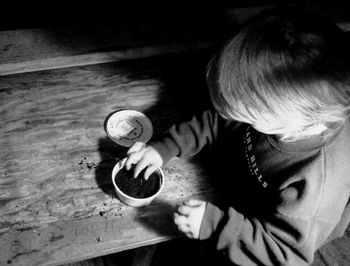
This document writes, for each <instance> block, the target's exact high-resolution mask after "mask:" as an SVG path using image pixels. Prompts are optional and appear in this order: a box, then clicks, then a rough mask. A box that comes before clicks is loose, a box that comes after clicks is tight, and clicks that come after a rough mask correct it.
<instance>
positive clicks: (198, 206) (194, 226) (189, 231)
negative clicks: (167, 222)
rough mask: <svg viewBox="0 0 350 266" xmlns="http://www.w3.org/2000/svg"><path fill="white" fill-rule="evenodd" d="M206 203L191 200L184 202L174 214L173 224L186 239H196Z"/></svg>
mask: <svg viewBox="0 0 350 266" xmlns="http://www.w3.org/2000/svg"><path fill="white" fill-rule="evenodd" d="M206 204H207V203H206V202H205V201H202V200H195V199H191V200H189V201H186V202H184V203H183V204H182V205H180V206H179V207H178V209H177V212H175V214H174V222H175V224H176V225H177V227H178V228H179V230H180V231H181V232H183V233H184V234H185V235H186V236H187V237H189V238H194V239H198V238H199V230H200V227H201V223H202V219H203V216H204V211H205V207H206Z"/></svg>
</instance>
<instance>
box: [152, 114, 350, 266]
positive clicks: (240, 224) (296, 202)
mask: <svg viewBox="0 0 350 266" xmlns="http://www.w3.org/2000/svg"><path fill="white" fill-rule="evenodd" d="M150 145H152V146H153V147H155V148H156V149H157V150H158V151H159V153H160V154H161V156H162V158H163V160H164V163H166V162H168V161H169V160H170V159H171V158H172V157H174V156H178V157H180V158H188V157H190V156H193V155H195V154H197V153H198V152H199V151H201V150H202V149H203V148H204V147H207V146H210V147H213V150H214V147H216V150H217V151H220V153H219V155H215V157H216V158H219V161H220V162H221V163H220V165H222V166H225V167H222V168H223V169H224V170H223V171H222V172H218V173H217V175H216V176H214V178H215V179H216V181H218V182H219V183H221V184H224V185H223V186H224V187H225V189H226V190H225V192H224V193H225V194H224V195H225V196H224V198H225V199H226V201H225V204H223V207H217V206H215V205H213V204H212V203H208V204H207V206H206V210H205V213H204V217H203V220H202V224H201V229H200V239H208V238H210V237H212V238H214V236H215V241H216V247H217V249H218V250H219V251H222V252H223V253H224V254H225V255H226V256H227V257H228V258H229V259H230V260H231V261H232V262H234V263H236V264H238V265H244V266H248V265H291V266H297V265H308V264H310V263H312V261H313V257H314V252H315V251H316V250H317V249H318V248H320V247H321V246H322V245H324V244H325V243H327V242H329V241H330V240H333V239H334V238H337V237H340V236H342V235H343V234H344V231H345V229H346V227H347V225H348V224H349V220H350V200H349V198H350V125H349V122H348V121H346V123H344V124H342V125H339V126H338V127H336V128H335V129H332V130H330V129H329V130H326V131H325V132H323V133H322V134H321V135H317V136H313V137H309V138H307V139H302V140H297V141H293V142H283V141H280V140H279V139H278V138H276V137H275V136H273V135H266V134H262V133H260V132H258V131H256V130H254V129H253V128H252V127H251V126H250V125H247V124H244V123H238V122H235V121H227V120H224V119H223V118H221V117H220V116H219V115H218V114H217V113H216V112H215V111H211V110H208V111H205V112H203V114H202V115H201V116H198V117H193V118H192V120H190V121H188V122H186V123H182V124H179V125H174V126H173V127H171V128H170V130H169V131H168V132H167V133H166V134H165V136H164V138H162V139H161V140H158V141H153V142H151V143H150ZM218 147H219V148H218ZM213 154H214V153H213Z"/></svg>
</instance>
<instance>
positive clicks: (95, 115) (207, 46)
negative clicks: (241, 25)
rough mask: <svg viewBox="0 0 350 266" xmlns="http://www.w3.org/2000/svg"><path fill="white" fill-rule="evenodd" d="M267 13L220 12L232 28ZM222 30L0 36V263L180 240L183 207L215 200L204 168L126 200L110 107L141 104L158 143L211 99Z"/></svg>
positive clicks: (168, 170) (177, 168)
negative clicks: (143, 202)
mask: <svg viewBox="0 0 350 266" xmlns="http://www.w3.org/2000/svg"><path fill="white" fill-rule="evenodd" d="M260 10H261V7H258V8H253V9H249V8H248V9H234V10H226V11H225V12H222V11H220V12H221V13H220V14H224V15H225V14H226V15H225V16H226V18H230V19H231V22H230V20H227V21H228V23H229V24H228V25H231V24H230V23H237V21H238V22H240V21H243V20H244V19H246V18H247V17H249V16H251V15H252V14H254V13H256V12H258V11H260ZM225 16H224V17H225ZM340 25H341V26H342V27H343V28H345V29H348V28H349V27H348V24H346V23H345V24H344V23H343V24H340ZM134 26H135V25H134ZM216 26H217V24H213V25H212V28H211V29H210V30H208V28H206V29H205V30H204V29H201V31H198V24H194V26H193V27H192V28H191V26H188V27H187V28H186V29H185V30H184V32H182V33H178V35H176V36H174V35H173V34H172V32H171V31H170V32H169V33H168V34H165V35H161V32H162V30H161V28H158V27H154V25H153V26H150V28H149V29H148V31H149V32H151V31H152V30H155V29H158V30H159V32H153V35H152V36H153V38H150V39H148V40H143V41H140V40H139V39H138V40H136V39H133V33H132V30H131V29H130V28H127V29H123V28H121V29H119V28H118V29H116V28H113V27H111V28H108V27H107V28H105V27H104V28H98V27H97V28H95V29H93V30H92V31H91V32H90V31H86V29H85V30H82V29H81V28H70V29H71V31H70V32H69V34H67V33H66V29H67V28H55V29H25V30H12V31H2V32H0V48H1V50H2V51H3V53H2V54H1V55H0V75H2V77H0V114H1V116H0V128H1V130H0V149H1V151H2V153H1V155H0V215H1V216H0V250H1V252H0V264H1V265H59V264H64V263H72V262H76V261H81V260H84V259H89V258H94V257H98V256H103V255H107V254H111V253H115V252H120V251H123V250H128V249H133V248H137V247H142V246H147V245H151V244H155V243H160V242H163V241H167V240H170V239H174V238H177V237H179V236H180V234H179V232H178V231H177V229H176V227H175V226H174V224H173V223H172V213H173V210H174V207H175V205H176V204H178V203H179V202H181V201H182V200H184V199H186V198H189V197H195V198H200V199H205V200H215V198H214V193H213V189H212V187H211V186H210V184H209V182H208V180H207V176H206V173H205V171H204V170H203V167H202V165H201V161H200V160H192V161H183V160H179V159H175V160H173V161H171V162H170V163H169V164H168V165H166V166H165V167H164V172H165V176H166V185H165V188H164V191H163V192H162V193H161V195H160V196H159V197H158V198H157V200H155V201H154V202H153V203H152V204H151V205H150V206H148V207H145V208H140V209H135V208H132V207H128V206H126V205H124V204H123V203H121V202H120V201H119V200H118V199H117V198H116V195H115V192H114V190H113V186H112V183H111V179H110V174H111V169H112V167H113V166H114V164H115V163H116V161H117V160H118V159H121V158H123V157H124V156H125V152H126V149H125V148H122V147H120V146H117V145H116V144H114V143H113V142H111V141H110V140H109V139H108V138H107V137H106V134H105V132H104V128H103V125H104V121H105V119H106V117H107V116H108V115H109V114H110V113H111V112H113V111H115V110H118V109H123V108H127V109H135V110H139V111H141V112H144V113H145V114H146V115H148V116H149V117H150V119H151V120H152V123H153V125H154V129H155V132H154V136H155V137H156V136H158V135H159V134H161V133H162V132H163V131H164V130H165V129H167V128H168V127H169V126H170V125H171V124H173V123H174V122H177V121H180V120H183V119H185V118H187V117H189V116H190V115H191V114H192V113H194V112H198V111H200V110H201V109H203V108H204V107H205V106H206V105H207V97H204V98H203V100H202V101H198V97H197V95H199V94H200V95H205V93H206V87H205V82H204V69H205V65H206V62H207V61H208V59H209V57H210V52H211V49H212V47H213V46H215V39H214V37H215V27H216ZM175 28H176V29H177V27H175ZM207 30H208V31H207ZM192 33H196V34H195V35H193V34H192ZM113 34H115V37H112V41H113V45H111V44H110V43H108V42H109V41H110V40H111V38H110V36H111V35H112V36H113ZM123 34H124V35H123ZM224 35H225V34H224V33H222V35H220V36H221V37H222V38H223V37H224ZM118 36H119V37H118ZM120 36H124V37H125V38H120ZM157 36H158V38H160V39H157ZM186 36H187V37H188V36H191V38H192V39H191V38H189V37H188V38H187V39H186V38H184V37H186ZM154 38H155V39H154ZM96 39H97V40H98V41H93V42H89V41H88V40H96ZM184 40H185V41H184ZM126 44H127V45H126ZM125 47H127V49H125ZM126 59H128V60H127V61H125V60H126ZM130 59H133V60H130ZM193 102H196V104H195V105H194V104H193ZM343 240H344V239H343ZM345 241H347V240H345ZM346 243H348V242H346Z"/></svg>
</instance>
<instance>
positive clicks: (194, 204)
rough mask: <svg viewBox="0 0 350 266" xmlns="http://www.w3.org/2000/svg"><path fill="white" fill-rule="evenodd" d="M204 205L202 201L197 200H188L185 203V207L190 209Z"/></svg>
mask: <svg viewBox="0 0 350 266" xmlns="http://www.w3.org/2000/svg"><path fill="white" fill-rule="evenodd" d="M202 204H203V201H202V200H197V199H190V200H186V201H185V202H184V205H186V206H190V207H199V206H201V205H202Z"/></svg>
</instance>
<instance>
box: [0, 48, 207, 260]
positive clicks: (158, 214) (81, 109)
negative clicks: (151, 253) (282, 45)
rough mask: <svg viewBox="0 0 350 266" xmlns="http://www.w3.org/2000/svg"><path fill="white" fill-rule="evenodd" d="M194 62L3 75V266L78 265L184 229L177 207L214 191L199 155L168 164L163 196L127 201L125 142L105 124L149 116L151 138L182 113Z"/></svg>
mask: <svg viewBox="0 0 350 266" xmlns="http://www.w3.org/2000/svg"><path fill="white" fill-rule="evenodd" d="M198 61H199V60H198V58H194V57H191V56H189V55H185V56H184V57H181V58H179V57H178V56H174V57H166V58H158V59H154V60H143V61H141V60H139V61H137V62H136V61H133V62H132V61H130V62H125V64H123V65H122V64H101V65H91V66H83V67H75V68H67V69H56V70H50V71H42V72H32V73H26V74H17V75H9V76H4V77H1V78H0V114H1V116H0V128H1V131H0V149H1V150H2V152H1V154H0V215H1V217H0V250H1V253H0V265H28V266H29V265H58V264H62V263H72V262H76V261H81V260H83V259H89V258H93V257H96V256H102V255H106V254H110V253H114V252H118V251H122V250H126V249H131V248H136V247H139V246H144V245H150V244H154V243H158V242H162V241H165V240H169V239H172V238H174V237H177V236H178V231H177V229H176V227H175V225H174V224H173V223H172V212H173V209H174V205H175V204H177V203H179V201H182V200H184V199H186V198H188V197H190V196H191V197H192V196H193V197H197V198H202V199H210V198H211V197H212V188H211V187H210V186H209V184H208V183H207V182H206V175H205V173H204V171H203V168H201V167H200V162H193V161H191V162H189V161H188V162H186V161H182V160H174V161H172V162H171V163H169V165H167V166H166V167H164V172H165V176H166V180H165V188H164V191H163V192H162V193H161V194H160V196H159V197H158V198H157V200H156V201H155V202H154V203H153V204H152V205H150V206H148V207H145V208H140V209H135V208H132V207H127V206H126V205H124V204H123V203H121V202H120V201H119V200H118V199H117V198H116V195H115V192H114V189H113V186H112V183H111V180H110V174H111V170H112V167H113V166H114V164H115V163H116V161H117V160H118V159H120V158H122V157H124V156H125V152H126V149H125V148H123V147H119V146H117V145H115V144H113V143H112V142H111V141H110V140H108V139H107V138H106V134H105V132H104V127H103V125H104V120H105V118H106V117H107V116H108V115H109V114H110V113H111V112H113V111H115V110H118V109H123V108H128V109H135V110H139V111H142V112H144V113H146V114H147V115H148V116H149V117H150V119H151V120H152V122H153V125H154V129H155V135H157V134H159V133H160V132H162V131H163V130H165V129H166V128H167V127H169V126H170V125H171V124H172V123H173V122H174V121H176V120H179V119H180V118H181V119H182V118H183V116H184V115H185V114H187V113H188V112H189V109H188V106H189V104H186V101H194V99H193V97H195V96H196V95H197V92H198V91H196V88H195V87H192V84H193V81H191V79H190V78H188V75H185V74H186V73H191V75H190V76H192V77H193V76H194V73H195V69H196V68H197V67H198V66H194V65H193V63H194V62H198ZM175 70H177V71H175ZM190 70H192V71H190ZM172 80H175V81H177V82H179V83H178V84H181V86H177V85H176V84H175V85H176V87H175V88H172V87H170V85H169V84H170V83H171V84H173V82H170V81H172ZM167 82H170V83H167ZM198 84H199V83H198ZM173 85H174V84H173ZM190 91H192V92H193V95H191V93H189V92H190ZM181 95H186V97H185V98H184V97H183V96H181ZM197 102H199V101H198V98H197ZM192 108H198V105H196V106H193V105H192Z"/></svg>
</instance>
